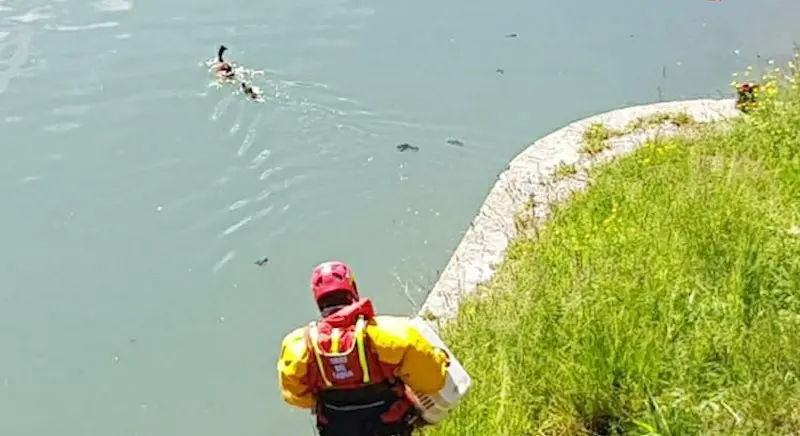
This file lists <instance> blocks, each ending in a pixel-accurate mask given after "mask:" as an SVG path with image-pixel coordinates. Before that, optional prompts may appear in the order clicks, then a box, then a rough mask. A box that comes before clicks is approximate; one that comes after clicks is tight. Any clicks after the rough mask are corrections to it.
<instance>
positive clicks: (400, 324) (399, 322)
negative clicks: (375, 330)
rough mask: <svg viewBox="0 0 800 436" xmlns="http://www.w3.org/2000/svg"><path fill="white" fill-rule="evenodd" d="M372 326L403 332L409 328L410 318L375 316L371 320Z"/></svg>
mask: <svg viewBox="0 0 800 436" xmlns="http://www.w3.org/2000/svg"><path fill="white" fill-rule="evenodd" d="M372 320H373V324H374V325H375V326H377V327H379V328H385V329H390V330H396V331H398V332H405V331H407V330H408V329H409V328H411V318H409V317H407V316H396V315H376V316H374V317H373V318H372Z"/></svg>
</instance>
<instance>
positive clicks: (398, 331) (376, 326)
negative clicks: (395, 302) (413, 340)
mask: <svg viewBox="0 0 800 436" xmlns="http://www.w3.org/2000/svg"><path fill="white" fill-rule="evenodd" d="M370 327H371V328H369V329H368V330H370V333H373V334H372V335H371V336H377V337H378V338H379V339H382V340H383V342H385V341H390V342H392V343H394V344H395V345H400V344H406V343H407V342H408V341H409V340H410V336H411V333H412V331H411V329H412V326H411V323H410V319H409V318H408V317H407V316H393V315H377V316H375V317H373V318H372V320H371V322H370Z"/></svg>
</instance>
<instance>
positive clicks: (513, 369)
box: [425, 88, 800, 436]
mask: <svg viewBox="0 0 800 436" xmlns="http://www.w3.org/2000/svg"><path fill="white" fill-rule="evenodd" d="M598 132H599V133H598ZM594 133H598V134H597V135H596V136H597V137H603V136H605V135H604V134H603V132H602V131H600V130H599V129H597V130H596V131H595V132H594ZM606 139H607V138H606ZM591 176H592V178H593V182H592V187H591V188H590V189H589V190H587V191H586V192H584V193H580V194H577V195H575V196H574V197H573V198H572V199H571V200H570V201H569V202H568V203H566V204H564V205H561V206H559V207H557V208H556V211H555V214H554V217H553V219H552V220H551V221H550V222H549V223H548V224H547V225H546V226H545V227H543V228H542V229H541V231H540V232H538V233H535V232H528V233H527V234H528V235H529V236H527V237H526V238H524V239H520V240H517V241H515V242H514V243H513V244H512V245H511V246H510V247H509V250H508V254H507V260H506V261H505V263H504V264H503V265H501V266H500V267H499V270H498V272H497V274H496V276H495V279H494V280H493V281H492V282H491V283H489V284H487V285H486V288H485V289H483V290H482V292H480V293H479V294H477V295H479V296H476V297H473V298H471V299H469V301H468V302H467V303H466V304H464V305H463V306H462V307H461V309H460V313H459V316H458V319H457V322H454V323H448V324H447V325H445V326H444V328H443V333H442V334H443V336H444V338H445V340H446V341H447V342H448V343H449V344H450V346H451V347H452V349H453V351H454V352H455V353H456V355H458V357H459V359H460V360H461V361H462V363H463V364H464V365H465V367H466V368H467V369H468V371H469V372H470V374H471V375H472V376H473V379H474V382H475V385H474V386H473V391H472V392H470V394H469V395H468V396H467V397H466V398H465V399H464V401H463V402H462V404H460V406H459V407H458V408H457V409H456V410H455V411H453V412H452V413H451V415H450V416H449V417H448V418H447V419H446V420H445V421H444V422H443V423H441V424H440V425H439V426H437V427H434V428H432V429H429V430H426V431H425V434H426V435H427V436H469V435H479V436H499V435H507V436H527V435H590V434H596V435H612V434H626V435H675V436H677V435H759V436H761V435H765V436H766V435H789V434H795V435H797V434H800V379H799V378H798V377H800V93H798V91H797V89H796V88H795V89H794V90H781V91H780V92H779V93H778V95H777V96H776V97H775V100H774V101H773V100H764V102H763V103H760V106H759V107H758V108H757V109H756V110H754V111H753V112H752V113H751V114H750V115H747V116H744V117H743V118H741V119H738V120H735V121H734V122H733V126H732V128H729V129H704V130H702V131H701V133H699V134H694V135H692V137H691V138H689V137H682V138H673V139H662V140H659V141H658V142H651V143H648V144H647V145H646V146H645V147H643V148H642V149H640V150H639V151H637V152H635V153H633V154H632V155H630V156H629V157H626V158H623V159H618V160H615V161H614V162H613V163H610V164H608V165H606V166H602V167H600V168H597V169H595V170H593V171H592V173H591Z"/></svg>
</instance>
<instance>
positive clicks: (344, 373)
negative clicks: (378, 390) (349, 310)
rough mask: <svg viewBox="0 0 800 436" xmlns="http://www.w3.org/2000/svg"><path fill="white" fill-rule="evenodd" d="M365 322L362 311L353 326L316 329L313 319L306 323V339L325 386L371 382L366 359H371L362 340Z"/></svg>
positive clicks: (368, 364) (349, 386)
mask: <svg viewBox="0 0 800 436" xmlns="http://www.w3.org/2000/svg"><path fill="white" fill-rule="evenodd" d="M366 326H367V322H366V320H365V319H364V316H363V315H362V316H359V317H358V321H356V324H355V326H354V327H346V328H337V327H333V328H331V329H330V331H324V332H320V329H319V325H318V324H317V323H316V322H312V323H311V324H310V325H309V326H308V342H309V345H310V349H311V351H312V353H313V354H314V358H315V360H316V363H317V370H318V373H319V376H320V378H321V379H322V383H323V384H324V385H325V388H345V389H346V388H356V387H359V386H363V385H369V384H371V383H372V381H373V380H372V377H371V375H370V362H369V361H370V360H374V359H370V357H371V356H370V355H369V353H368V350H367V346H366V343H365V337H364V336H365V335H364V331H365V330H366ZM325 330H328V329H327V328H326V329H325Z"/></svg>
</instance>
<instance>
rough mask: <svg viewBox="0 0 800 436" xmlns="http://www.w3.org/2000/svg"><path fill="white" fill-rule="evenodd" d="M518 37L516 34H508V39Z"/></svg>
mask: <svg viewBox="0 0 800 436" xmlns="http://www.w3.org/2000/svg"><path fill="white" fill-rule="evenodd" d="M516 37H517V34H516V33H507V34H506V38H516Z"/></svg>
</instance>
